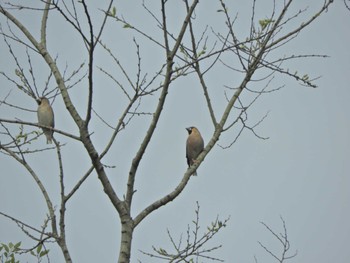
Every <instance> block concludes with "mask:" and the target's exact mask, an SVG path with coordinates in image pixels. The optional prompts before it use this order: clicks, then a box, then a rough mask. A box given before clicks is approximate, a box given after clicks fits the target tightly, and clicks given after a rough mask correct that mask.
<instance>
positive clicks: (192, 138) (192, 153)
mask: <svg viewBox="0 0 350 263" xmlns="http://www.w3.org/2000/svg"><path fill="white" fill-rule="evenodd" d="M186 130H187V131H188V138H187V142H186V158H187V164H188V167H190V166H191V165H192V164H194V163H195V162H196V158H197V157H198V155H199V154H200V153H201V152H202V150H203V148H204V141H203V138H202V136H201V134H200V132H199V130H198V129H197V128H196V127H189V128H186ZM192 175H197V172H194V173H193V174H192Z"/></svg>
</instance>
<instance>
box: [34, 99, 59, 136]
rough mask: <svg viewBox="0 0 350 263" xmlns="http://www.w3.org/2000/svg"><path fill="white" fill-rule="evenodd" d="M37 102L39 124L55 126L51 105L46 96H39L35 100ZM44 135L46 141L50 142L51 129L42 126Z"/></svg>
mask: <svg viewBox="0 0 350 263" xmlns="http://www.w3.org/2000/svg"><path fill="white" fill-rule="evenodd" d="M36 102H37V103H38V105H39V107H38V111H37V114H38V121H39V124H40V125H43V126H47V127H51V128H54V127H55V118H54V114H53V110H52V107H51V105H50V102H49V100H48V99H47V98H45V97H41V98H38V99H37V100H36ZM42 129H43V132H44V134H45V136H46V143H52V136H53V130H50V129H47V128H42Z"/></svg>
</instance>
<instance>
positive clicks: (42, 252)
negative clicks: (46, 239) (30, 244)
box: [39, 250, 50, 258]
mask: <svg viewBox="0 0 350 263" xmlns="http://www.w3.org/2000/svg"><path fill="white" fill-rule="evenodd" d="M49 251H50V250H44V251H41V252H40V255H39V257H41V258H42V257H43V256H45V255H47V254H48V253H49Z"/></svg>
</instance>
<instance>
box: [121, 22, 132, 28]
mask: <svg viewBox="0 0 350 263" xmlns="http://www.w3.org/2000/svg"><path fill="white" fill-rule="evenodd" d="M123 28H132V26H131V25H130V24H128V23H126V24H124V26H123Z"/></svg>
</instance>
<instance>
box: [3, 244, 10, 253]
mask: <svg viewBox="0 0 350 263" xmlns="http://www.w3.org/2000/svg"><path fill="white" fill-rule="evenodd" d="M2 246H3V247H4V249H5V251H6V252H7V253H8V252H10V249H9V247H8V246H7V245H6V244H2Z"/></svg>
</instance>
